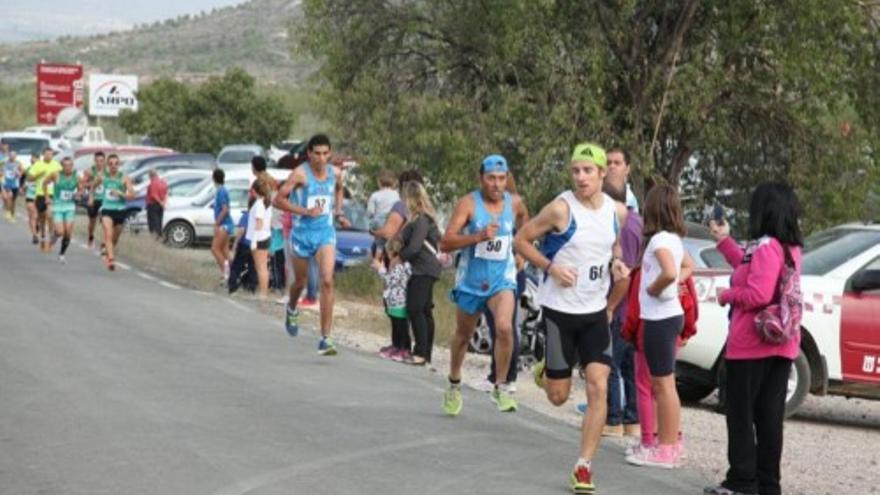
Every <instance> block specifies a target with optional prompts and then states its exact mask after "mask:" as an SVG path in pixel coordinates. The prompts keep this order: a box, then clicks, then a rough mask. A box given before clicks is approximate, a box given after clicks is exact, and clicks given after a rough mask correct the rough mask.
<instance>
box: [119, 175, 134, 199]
mask: <svg viewBox="0 0 880 495" xmlns="http://www.w3.org/2000/svg"><path fill="white" fill-rule="evenodd" d="M122 185H123V186H125V196H124V197H125V199H126V200H127V201H131V200H133V199H134V186H132V185H131V179H129V178H128V176H127V175H126V176H125V177H123V178H122Z"/></svg>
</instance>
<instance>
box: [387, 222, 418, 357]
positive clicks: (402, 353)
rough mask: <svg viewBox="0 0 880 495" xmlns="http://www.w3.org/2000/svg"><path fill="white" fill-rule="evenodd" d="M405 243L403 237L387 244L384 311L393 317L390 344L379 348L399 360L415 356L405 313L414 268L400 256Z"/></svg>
mask: <svg viewBox="0 0 880 495" xmlns="http://www.w3.org/2000/svg"><path fill="white" fill-rule="evenodd" d="M402 244H403V243H402V242H401V240H400V238H397V237H395V238H394V239H392V240H390V241H388V243H387V244H386V245H385V253H386V255H387V256H388V268H387V269H385V270H384V272H383V273H381V275H382V280H383V282H384V285H385V290H384V292H383V294H382V296H383V298H384V299H385V312H386V313H387V314H388V318H390V319H391V345H390V346H386V347H383V348H382V349H380V350H379V354H380V355H381V356H382V357H384V358H386V359H391V360H393V361H397V362H404V361H408V360H409V359H410V358H411V357H412V356H411V350H412V339H411V338H410V335H409V322H408V320H407V312H406V284H407V283H408V282H409V277H410V275H411V274H412V269H411V268H410V265H409V263H407V262H405V261H403V260H402V259H400V249H401V248H402V247H403V246H402Z"/></svg>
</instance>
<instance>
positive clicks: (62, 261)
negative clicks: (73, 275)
mask: <svg viewBox="0 0 880 495" xmlns="http://www.w3.org/2000/svg"><path fill="white" fill-rule="evenodd" d="M58 263H61V264H62V265H64V264H66V263H67V260H66V259H64V255H63V254H59V255H58Z"/></svg>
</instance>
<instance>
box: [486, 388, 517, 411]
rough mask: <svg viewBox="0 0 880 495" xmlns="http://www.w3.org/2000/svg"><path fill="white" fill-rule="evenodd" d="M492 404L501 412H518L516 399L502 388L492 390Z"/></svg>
mask: <svg viewBox="0 0 880 495" xmlns="http://www.w3.org/2000/svg"><path fill="white" fill-rule="evenodd" d="M491 398H492V402H494V403H495V405H496V406H498V410H499V411H501V412H516V409H517V405H516V399H514V398H513V397H511V396H510V394H508V393H507V392H506V391H504V390H502V389H501V388H496V389H494V390H492V395H491Z"/></svg>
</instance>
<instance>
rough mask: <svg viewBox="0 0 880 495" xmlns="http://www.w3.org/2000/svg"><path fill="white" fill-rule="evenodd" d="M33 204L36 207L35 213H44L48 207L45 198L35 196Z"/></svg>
mask: <svg viewBox="0 0 880 495" xmlns="http://www.w3.org/2000/svg"><path fill="white" fill-rule="evenodd" d="M35 203H36V205H37V213H46V210H48V209H49V205H48V204H47V203H46V196H37V200H36V201H35Z"/></svg>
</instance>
